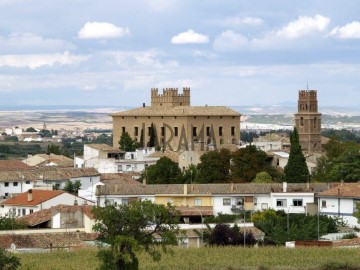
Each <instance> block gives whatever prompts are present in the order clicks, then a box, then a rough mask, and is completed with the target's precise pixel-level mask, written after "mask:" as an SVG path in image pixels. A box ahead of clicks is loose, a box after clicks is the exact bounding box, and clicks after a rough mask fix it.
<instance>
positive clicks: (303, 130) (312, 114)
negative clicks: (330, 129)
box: [295, 90, 321, 153]
mask: <svg viewBox="0 0 360 270" xmlns="http://www.w3.org/2000/svg"><path fill="white" fill-rule="evenodd" d="M295 127H296V129H297V130H298V133H299V141H300V145H301V149H302V150H304V151H307V152H308V153H314V152H321V113H319V112H318V101H317V91H316V90H300V91H299V100H298V112H297V113H296V114H295Z"/></svg>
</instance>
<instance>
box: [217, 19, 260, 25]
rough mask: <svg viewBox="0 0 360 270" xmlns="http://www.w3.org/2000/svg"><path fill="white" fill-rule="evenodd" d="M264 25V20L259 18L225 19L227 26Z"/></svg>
mask: <svg viewBox="0 0 360 270" xmlns="http://www.w3.org/2000/svg"><path fill="white" fill-rule="evenodd" d="M263 23H264V20H263V19H261V18H257V17H229V18H226V19H225V22H224V24H225V25H226V26H239V25H252V26H259V25H261V24H263Z"/></svg>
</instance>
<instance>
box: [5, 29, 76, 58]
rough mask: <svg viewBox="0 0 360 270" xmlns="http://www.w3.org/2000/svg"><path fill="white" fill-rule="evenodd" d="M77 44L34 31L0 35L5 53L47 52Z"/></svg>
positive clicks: (69, 47) (62, 49)
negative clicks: (45, 36) (5, 35)
mask: <svg viewBox="0 0 360 270" xmlns="http://www.w3.org/2000/svg"><path fill="white" fill-rule="evenodd" d="M73 49H75V45H73V44H72V43H70V42H67V41H65V40H61V39H51V38H44V37H42V36H39V35H36V34H34V33H11V34H10V35H8V36H7V37H3V36H0V51H1V52H2V54H4V53H19V52H26V53H38V52H39V53H46V52H58V51H64V50H73Z"/></svg>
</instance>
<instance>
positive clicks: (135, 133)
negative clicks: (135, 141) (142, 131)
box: [134, 127, 139, 136]
mask: <svg viewBox="0 0 360 270" xmlns="http://www.w3.org/2000/svg"><path fill="white" fill-rule="evenodd" d="M138 135H139V128H138V127H135V128H134V136H138Z"/></svg>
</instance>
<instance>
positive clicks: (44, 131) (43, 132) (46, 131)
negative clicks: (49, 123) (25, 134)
mask: <svg viewBox="0 0 360 270" xmlns="http://www.w3.org/2000/svg"><path fill="white" fill-rule="evenodd" d="M40 133H41V134H42V137H49V138H50V137H52V134H51V131H50V130H47V129H43V130H41V131H40Z"/></svg>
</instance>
